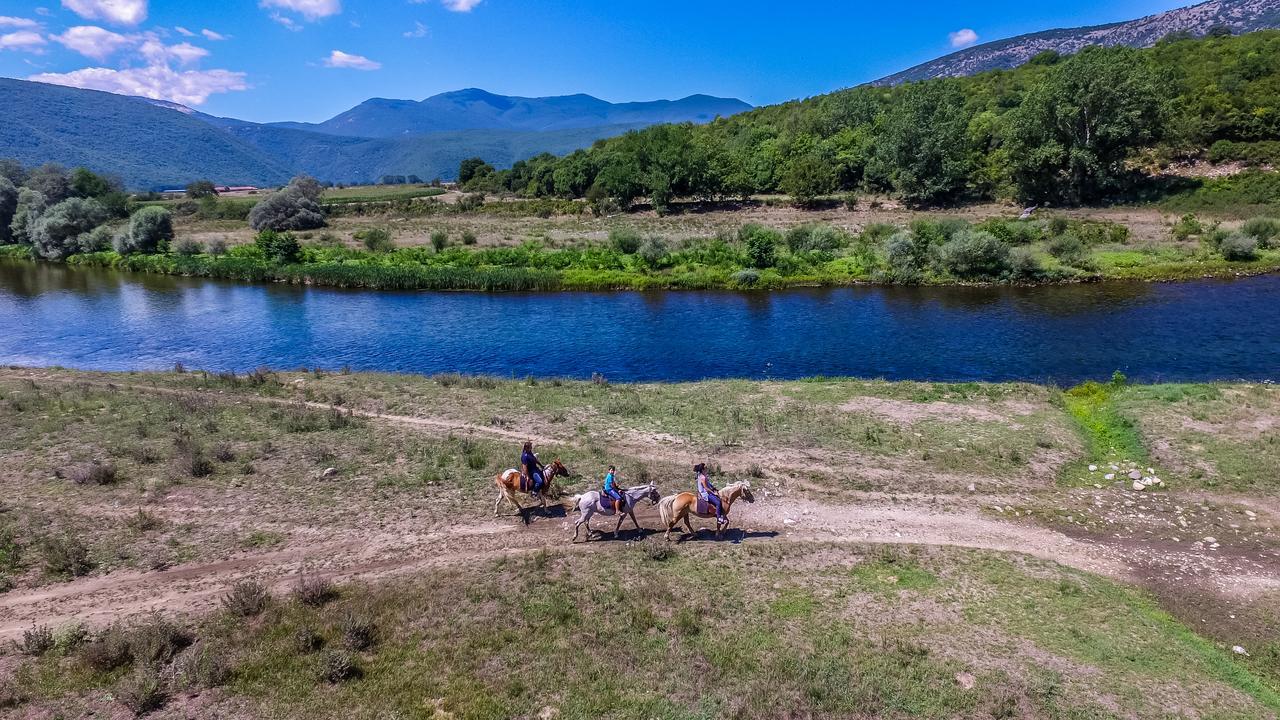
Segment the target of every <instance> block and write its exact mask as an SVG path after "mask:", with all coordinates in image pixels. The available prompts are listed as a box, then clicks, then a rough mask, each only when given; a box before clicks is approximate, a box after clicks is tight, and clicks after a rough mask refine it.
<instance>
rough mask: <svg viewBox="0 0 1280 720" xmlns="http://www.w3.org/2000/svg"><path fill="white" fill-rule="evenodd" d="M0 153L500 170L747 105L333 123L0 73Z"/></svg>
mask: <svg viewBox="0 0 1280 720" xmlns="http://www.w3.org/2000/svg"><path fill="white" fill-rule="evenodd" d="M0 107H3V108H4V109H5V110H4V114H5V120H4V122H0V157H12V158H15V159H17V160H20V161H22V162H23V163H26V164H28V165H36V164H41V163H45V162H57V163H61V164H63V165H67V166H80V165H83V166H86V167H89V168H91V169H93V170H96V171H99V172H106V173H112V174H115V175H118V176H119V177H120V178H121V179H122V180H123V181H124V182H125V184H126V185H127V186H128V187H130V188H133V189H154V188H160V187H172V186H181V185H185V184H186V183H188V182H190V181H192V180H195V179H199V178H208V179H210V180H213V181H215V182H218V183H226V184H234V185H260V186H267V185H276V184H280V183H283V182H286V181H287V180H288V179H289V178H290V177H292V176H293V175H295V174H297V173H300V172H305V173H308V174H310V175H314V176H315V177H317V178H320V179H321V180H330V181H333V182H347V183H354V182H366V181H368V182H371V181H375V180H377V179H378V178H380V177H382V176H383V175H417V176H419V177H422V178H435V177H439V178H443V179H446V180H449V179H452V178H453V177H454V176H455V175H456V173H457V171H458V164H459V163H460V162H461V161H462V160H463V159H464V158H467V157H475V156H479V157H483V158H484V159H485V160H487V161H489V162H490V163H493V164H494V165H496V166H498V167H509V166H510V165H511V164H512V163H514V162H515V161H517V160H521V159H525V158H529V157H533V156H534V155H537V154H538V153H542V152H550V153H555V154H564V153H568V152H572V151H573V150H576V149H578V148H583V147H588V146H590V145H591V144H592V143H593V142H595V141H596V140H599V139H602V138H606V137H611V136H613V135H620V134H622V133H624V132H626V131H628V130H633V129H638V128H642V127H646V126H648V125H653V124H656V123H661V122H686V121H689V122H708V121H710V120H712V119H714V118H715V116H716V115H728V114H732V113H734V112H740V111H742V110H745V109H748V108H749V107H750V106H749V105H747V104H746V103H743V102H741V101H738V100H723V99H719V98H711V97H708V96H699V95H695V96H692V97H688V98H685V99H683V100H676V101H656V102H645V103H622V104H612V103H607V102H605V101H603V100H598V99H596V98H592V97H590V96H586V95H573V96H568V97H562V98H508V97H504V96H500V95H493V94H491V93H486V92H484V91H483V90H462V91H458V92H456V93H445V94H444V95H437V96H435V97H433V98H428V99H427V100H425V101H422V102H414V101H396V100H370V101H368V102H366V103H362V104H361V105H359V106H357V107H355V108H353V109H351V110H349V111H347V112H345V113H343V114H341V115H339V116H337V117H335V118H333V119H332V120H329V121H326V122H324V123H317V124H314V125H311V124H306V123H271V124H260V123H252V122H247V121H244V120H236V119H234V118H220V117H215V116H212V115H208V114H205V113H201V112H198V111H195V110H192V109H191V108H188V107H185V106H183V105H177V104H174V103H168V102H160V101H154V100H147V99H144V98H134V97H126V96H123V95H113V94H111V93H104V92H98V91H96V90H80V89H76V88H68V87H62V86H58V85H46V84H43V83H33V82H28V81H25V80H12V79H7V78H0Z"/></svg>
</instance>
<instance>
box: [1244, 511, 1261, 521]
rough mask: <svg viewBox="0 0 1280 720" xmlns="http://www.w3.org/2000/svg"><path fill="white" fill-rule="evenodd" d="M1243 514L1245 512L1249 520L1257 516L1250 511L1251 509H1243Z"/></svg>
mask: <svg viewBox="0 0 1280 720" xmlns="http://www.w3.org/2000/svg"><path fill="white" fill-rule="evenodd" d="M1244 514H1245V515H1246V516H1247V517H1248V518H1249V519H1250V520H1253V519H1254V518H1256V517H1258V513H1256V512H1254V511H1252V510H1245V511H1244Z"/></svg>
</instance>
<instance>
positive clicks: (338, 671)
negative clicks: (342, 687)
mask: <svg viewBox="0 0 1280 720" xmlns="http://www.w3.org/2000/svg"><path fill="white" fill-rule="evenodd" d="M358 677H360V666H359V665H358V664H357V663H356V658H355V656H354V655H352V654H351V653H348V652H343V651H341V650H330V651H329V652H327V653H325V654H324V660H323V661H321V663H320V679H321V680H324V681H325V682H327V683H330V684H337V683H340V682H343V681H345V680H353V679H355V678H358Z"/></svg>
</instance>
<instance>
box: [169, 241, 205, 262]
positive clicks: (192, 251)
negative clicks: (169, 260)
mask: <svg viewBox="0 0 1280 720" xmlns="http://www.w3.org/2000/svg"><path fill="white" fill-rule="evenodd" d="M173 251H174V252H175V253H177V254H179V255H185V256H187V257H190V256H193V255H199V254H200V253H202V252H204V247H203V246H202V245H201V244H200V241H199V240H194V239H192V238H181V239H179V240H178V241H176V242H175V243H173Z"/></svg>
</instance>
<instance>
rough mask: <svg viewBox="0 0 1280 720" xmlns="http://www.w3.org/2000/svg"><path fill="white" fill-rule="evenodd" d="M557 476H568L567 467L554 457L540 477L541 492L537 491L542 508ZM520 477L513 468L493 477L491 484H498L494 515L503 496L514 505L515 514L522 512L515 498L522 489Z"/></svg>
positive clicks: (518, 472) (496, 514)
mask: <svg viewBox="0 0 1280 720" xmlns="http://www.w3.org/2000/svg"><path fill="white" fill-rule="evenodd" d="M557 476H559V477H565V478H567V477H569V468H566V467H565V466H564V463H562V462H560V459H559V458H556V459H555V460H553V461H552V463H551V464H550V465H547V466H546V467H544V468H543V469H542V479H543V481H544V484H543V486H542V492H541V493H538V499H539V500H541V501H542V505H541V507H542V509H544V510H545V509H546V507H547V493H548V492H550V490H551V481H552V480H555V479H556V477H557ZM522 479H523V474H522V473H521V472H520V471H519V470H516V469H514V468H512V469H511V470H507V471H505V472H502V473H499V474H498V476H497V477H495V478H494V479H493V484H494V485H497V486H498V499H497V500H494V501H493V516H494V517H498V507H499V506H500V505H501V504H502V499H503V498H506V499H507V500H510V501H511V504H512V505H515V506H516V512H515V514H516V515H520V514H522V513H523V512H524V508H523V507H522V506H521V505H520V501H519V500H517V499H516V496H517V494H518V493H520V492H522V491H523V488H521V487H520V481H521V480H522ZM529 482H530V483H532V482H533V478H530V479H529ZM530 487H532V485H530Z"/></svg>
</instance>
